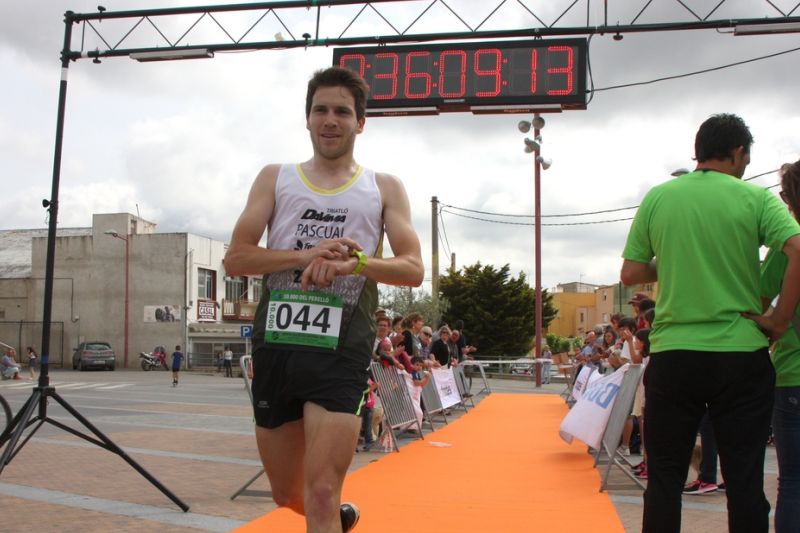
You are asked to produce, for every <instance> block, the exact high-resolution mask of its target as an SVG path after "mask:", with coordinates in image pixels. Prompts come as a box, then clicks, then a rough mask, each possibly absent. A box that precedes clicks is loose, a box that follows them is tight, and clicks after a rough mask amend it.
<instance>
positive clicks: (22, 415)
mask: <svg viewBox="0 0 800 533" xmlns="http://www.w3.org/2000/svg"><path fill="white" fill-rule="evenodd" d="M75 22H77V17H76V16H75V13H73V12H72V11H67V12H66V13H64V25H65V29H64V49H63V50H62V51H61V84H60V87H59V92H58V110H57V115H56V140H55V152H54V156H53V183H52V190H51V192H50V200H43V201H42V205H43V206H44V207H45V208H46V209H47V210H48V212H49V217H50V219H49V221H48V230H47V259H46V263H45V279H44V305H43V311H42V346H41V352H42V353H41V362H40V364H41V371H40V373H39V381H38V383H37V385H36V386H35V387H34V388H33V392H32V394H31V395H30V396H29V397H28V399H27V400H26V401H25V403H24V404H23V405H22V407H21V408H20V410H19V411H17V414H16V415H14V418H13V419H12V420H11V423H10V424H9V425H8V426H6V428H5V429H4V430H3V432H2V433H0V448H3V446H4V445H5V448H3V454H2V455H0V474H2V472H3V469H5V467H6V465H8V464H9V463H10V462H11V460H12V459H14V457H16V455H17V454H18V453H19V452H20V451H21V450H22V448H23V447H24V446H25V444H27V442H28V441H29V440H30V439H31V438H32V437H33V435H34V434H35V433H36V432H37V431H38V430H39V428H41V427H42V425H44V423H45V422H47V423H49V424H51V425H53V426H56V427H57V428H59V429H62V430H64V431H66V432H68V433H71V434H72V435H75V436H76V437H80V438H82V439H84V440H86V441H88V442H91V443H92V444H94V445H96V446H99V447H101V448H103V449H105V450H108V451H110V452H112V453H114V454H116V455H118V456H120V457H121V458H122V459H123V460H124V461H125V462H127V463H128V464H129V465H130V466H131V467H132V468H133V469H134V470H136V471H137V472H139V473H140V474H141V475H142V476H143V477H144V478H145V479H147V481H149V482H150V483H151V484H152V485H153V486H155V487H156V488H157V489H158V490H160V491H161V492H162V493H163V494H164V495H165V496H167V497H168V498H169V499H170V500H172V501H173V502H174V503H175V504H176V505H177V506H178V507H180V508H181V509H182V510H183V511H184V512H186V511H188V510H189V506H188V505H186V504H185V503H184V502H183V501H181V500H180V498H178V497H177V496H176V495H175V494H173V493H172V492H171V491H170V490H169V489H168V488H166V487H165V486H164V485H162V484H161V482H160V481H158V480H157V479H156V478H154V477H153V476H152V475H151V474H150V473H149V472H148V471H147V470H145V469H144V468H143V467H142V466H141V465H140V464H139V463H137V462H136V461H134V460H133V458H132V457H130V456H129V455H128V454H127V453H125V451H124V450H123V449H122V448H120V447H119V446H117V445H116V444H115V443H114V442H113V441H112V440H111V439H109V438H108V437H107V436H106V435H105V434H103V432H101V431H100V430H99V429H98V428H96V427H95V426H94V425H93V424H92V423H91V422H90V421H89V420H88V419H87V418H86V417H84V416H83V415H81V414H80V413H79V412H78V411H77V410H76V409H75V408H74V407H72V406H71V405H70V404H69V403H67V402H66V400H64V399H63V398H62V397H61V396H60V395H59V394H58V393H57V392H56V389H55V387H53V386H51V385H50V375H49V366H50V328H51V316H52V311H53V280H54V272H55V255H56V227H57V225H58V186H59V182H60V180H61V150H62V145H63V137H64V115H65V110H66V106H67V73H68V69H69V62H70V58H71V55H70V44H71V42H72V24H74V23H75ZM49 398H52V399H53V400H55V401H56V402H57V403H58V404H59V405H60V406H61V407H63V408H64V409H65V410H66V411H67V412H68V413H69V414H71V415H72V416H73V417H74V418H75V419H76V420H77V421H78V422H80V423H81V424H83V426H84V427H85V428H87V429H88V430H89V431H90V432H91V433H92V434H91V435H87V434H84V433H82V432H81V431H80V430H78V429H75V428H73V427H71V426H69V425H67V424H64V423H63V422H61V421H60V420H56V419H54V418H51V417H50V416H48V414H47V407H48V401H49ZM29 427H33V429H32V430H31V431H30V432H29V433H28V434H27V435H26V436H25V438H24V439H23V440H22V442H20V438H21V437H22V436H23V434H24V433H25V430H26V429H28V428H29Z"/></svg>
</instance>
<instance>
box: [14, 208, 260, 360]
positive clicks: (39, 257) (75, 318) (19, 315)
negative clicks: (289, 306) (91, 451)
mask: <svg viewBox="0 0 800 533" xmlns="http://www.w3.org/2000/svg"><path fill="white" fill-rule="evenodd" d="M155 226H156V225H155V224H154V223H152V222H149V221H147V220H144V219H142V218H139V217H137V216H135V215H131V214H128V213H118V214H96V215H94V216H93V218H92V227H91V228H63V229H58V231H57V237H56V249H55V250H56V253H55V270H54V277H53V300H52V314H51V320H52V327H51V340H50V353H49V355H50V364H51V365H54V366H63V367H65V368H67V367H70V366H71V365H72V353H73V350H74V348H75V347H76V346H77V345H78V344H79V343H80V342H84V341H106V342H109V343H110V344H111V346H112V348H113V349H114V351H115V353H116V357H117V365H118V366H120V367H122V366H123V365H124V363H125V352H126V350H125V330H126V313H125V307H126V306H125V302H126V283H125V281H126V280H125V275H126V266H127V272H128V283H127V304H128V306H127V307H128V308H127V311H128V312H127V330H128V335H127V337H128V346H127V354H128V355H127V358H128V361H127V362H128V366H129V367H135V366H138V365H139V360H138V355H139V352H141V351H148V352H149V351H151V350H152V349H153V348H154V347H155V346H157V345H163V346H165V347H166V349H167V352H168V353H171V352H172V350H173V349H174V348H175V346H176V345H180V346H182V347H183V348H184V352H185V353H187V355H188V357H187V362H188V363H189V364H190V365H191V366H210V365H211V364H212V360H213V354H215V353H217V352H219V351H222V349H223V347H224V346H230V347H231V349H232V350H233V352H234V354H236V355H241V354H244V353H248V352H249V340H248V339H246V338H243V337H242V336H241V334H242V328H241V326H244V325H250V324H251V322H252V319H253V314H254V312H255V308H256V305H257V302H258V299H259V298H260V296H261V279H260V278H247V277H236V278H231V277H226V276H225V274H224V269H223V265H222V259H223V256H224V254H225V243H223V242H220V241H215V240H213V239H210V238H207V237H201V236H199V235H193V234H191V233H156V231H155ZM126 253H127V261H126ZM46 254H47V230H46V229H36V230H5V231H0V341H2V342H4V343H6V344H9V345H12V346H15V347H17V351H18V352H19V353H24V348H25V347H26V346H33V347H34V348H36V349H37V351H41V349H40V347H39V344H40V343H41V333H42V330H41V320H42V313H43V300H44V276H45V261H46Z"/></svg>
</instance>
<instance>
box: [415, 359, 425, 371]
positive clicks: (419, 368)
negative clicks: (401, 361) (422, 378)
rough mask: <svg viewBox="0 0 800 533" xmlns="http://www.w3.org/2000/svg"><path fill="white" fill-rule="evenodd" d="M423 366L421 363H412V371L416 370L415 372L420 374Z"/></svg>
mask: <svg viewBox="0 0 800 533" xmlns="http://www.w3.org/2000/svg"><path fill="white" fill-rule="evenodd" d="M424 366H425V365H423V364H422V363H421V362H419V361H417V362H416V363H414V370H416V371H417V372H422V369H423V368H424Z"/></svg>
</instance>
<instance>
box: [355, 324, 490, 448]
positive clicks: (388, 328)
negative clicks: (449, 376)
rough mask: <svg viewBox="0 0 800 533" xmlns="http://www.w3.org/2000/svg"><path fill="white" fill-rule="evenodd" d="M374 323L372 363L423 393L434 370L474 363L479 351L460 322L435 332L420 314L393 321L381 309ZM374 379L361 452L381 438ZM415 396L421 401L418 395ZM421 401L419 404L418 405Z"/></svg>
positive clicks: (377, 387)
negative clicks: (406, 377) (407, 379)
mask: <svg viewBox="0 0 800 533" xmlns="http://www.w3.org/2000/svg"><path fill="white" fill-rule="evenodd" d="M375 323H376V337H375V342H374V344H373V349H372V360H373V362H377V363H380V364H381V365H382V366H383V367H385V368H389V367H394V368H395V369H397V371H398V372H404V373H407V374H408V375H409V376H410V379H411V383H412V385H413V386H414V387H418V388H420V389H421V388H422V387H424V386H425V385H427V383H428V381H429V380H430V375H431V374H430V370H431V369H434V368H450V367H452V366H456V365H458V364H459V363H461V362H462V361H464V360H465V359H472V358H473V356H472V354H473V353H474V352H475V351H477V348H476V347H474V346H472V345H470V344H469V342H468V341H467V336H466V334H465V333H464V322H463V321H461V320H457V321H456V322H454V324H453V328H451V327H450V326H449V325H447V324H442V325H441V326H439V328H438V329H437V330H436V331H434V330H433V328H432V327H431V326H430V325H427V324H425V318H424V317H423V316H422V315H421V314H420V313H417V312H411V313H409V314H408V315H406V316H405V317H403V316H394V317H390V316H389V315H387V314H386V312H385V311H383V310H381V309H379V310H378V311H377V312H376V313H375ZM375 378H376V377H375V376H372V375H370V380H369V393H368V397H367V399H366V402H365V408H364V409H362V416H363V417H364V420H363V424H362V430H361V441H362V442H363V445H362V448H361V450H364V451H367V450H369V449H371V447H372V446H373V444H374V443H375V442H377V440H378V438H379V436H380V421H381V418H382V416H383V407H382V405H381V401H380V382H379V381H378V380H377V379H375ZM376 392H377V394H375V393H376ZM412 396H416V397H417V398H419V395H418V394H417V395H412ZM419 401H420V400H416V402H417V404H418V403H419ZM415 407H419V405H416V406H415ZM419 412H421V411H419Z"/></svg>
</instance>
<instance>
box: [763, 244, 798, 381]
mask: <svg viewBox="0 0 800 533" xmlns="http://www.w3.org/2000/svg"><path fill="white" fill-rule="evenodd" d="M788 263H789V260H788V259H787V258H786V256H785V255H784V254H783V252H780V251H778V250H770V252H769V253H768V254H767V257H766V259H764V264H763V265H761V296H762V297H763V298H768V299H769V300H772V299H773V298H775V297H776V296H777V295H778V294H779V293H780V292H781V285H783V273H784V272H785V271H786V265H787V264H788ZM794 315H795V317H796V318H800V307H798V308H797V309H795V311H794ZM772 364H773V365H774V366H775V374H776V382H775V385H776V386H778V387H800V336H798V334H797V329H795V328H794V327H790V328H789V330H788V331H787V332H786V333H784V334H783V336H782V337H781V338H780V339H778V342H777V343H775V349H774V350H773V352H772Z"/></svg>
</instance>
